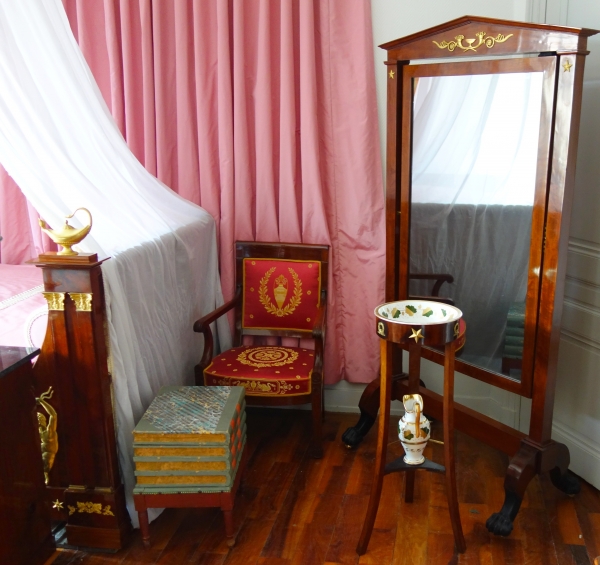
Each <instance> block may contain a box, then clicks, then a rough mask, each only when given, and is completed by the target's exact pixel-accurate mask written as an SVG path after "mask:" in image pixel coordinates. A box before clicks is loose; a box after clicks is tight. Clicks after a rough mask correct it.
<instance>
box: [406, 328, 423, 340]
mask: <svg viewBox="0 0 600 565" xmlns="http://www.w3.org/2000/svg"><path fill="white" fill-rule="evenodd" d="M410 331H411V332H412V334H411V335H410V337H409V338H408V339H412V338H413V337H414V338H415V343H419V339H423V338H424V336H423V334H422V333H421V330H420V329H419V330H416V331H415V329H414V328H410Z"/></svg>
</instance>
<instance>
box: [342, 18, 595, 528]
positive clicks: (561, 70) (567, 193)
mask: <svg viewBox="0 0 600 565" xmlns="http://www.w3.org/2000/svg"><path fill="white" fill-rule="evenodd" d="M595 33H597V32H596V31H594V30H588V29H574V28H566V27H559V26H549V25H538V24H529V23H519V22H511V21H503V20H495V19H488V18H479V17H471V16H465V17H462V18H459V19H457V20H453V21H451V22H448V23H446V24H443V25H440V26H437V27H435V28H431V29H428V30H425V31H422V32H420V33H417V34H414V35H411V36H408V37H405V38H401V39H398V40H396V41H392V42H389V43H386V44H384V45H382V46H381V47H382V48H383V49H385V50H387V53H388V60H387V61H386V65H387V74H388V79H387V80H388V103H387V159H386V160H387V163H386V223H387V233H386V239H387V276H386V302H391V301H395V300H405V299H407V298H409V297H411V298H415V297H424V296H428V297H432V296H434V297H436V298H434V299H437V300H442V301H446V302H449V303H451V304H455V305H456V306H457V307H458V308H460V309H461V310H462V311H463V315H464V320H465V322H466V326H467V330H466V340H465V344H464V347H463V348H462V351H461V353H460V356H459V357H457V359H456V365H455V367H456V370H457V371H459V372H460V373H463V374H465V375H468V376H469V377H473V378H475V379H479V380H480V381H484V382H486V383H488V384H490V385H493V386H496V387H499V388H501V389H504V390H507V391H510V392H513V393H516V394H518V395H521V396H523V397H526V398H531V399H532V408H531V419H530V428H529V434H527V435H526V434H524V433H521V432H519V431H517V430H515V429H513V428H511V427H509V426H506V425H504V424H501V423H499V422H497V421H495V420H492V419H491V418H488V417H486V416H484V415H482V414H479V413H477V412H475V411H473V410H471V409H468V408H466V407H461V406H460V405H457V407H456V416H455V427H456V428H457V429H459V430H462V431H464V432H466V433H468V434H469V435H471V436H473V437H475V438H476V439H479V440H481V441H484V442H486V443H488V444H490V445H492V446H493V447H496V448H498V449H500V450H502V451H504V452H505V453H507V454H508V455H509V456H510V457H511V461H510V464H509V467H508V470H507V474H506V477H505V484H504V487H505V502H504V505H503V507H502V509H501V510H500V512H498V513H495V514H493V515H492V516H491V517H490V519H489V520H488V522H487V527H488V529H489V530H490V531H491V532H493V533H495V534H500V535H508V534H509V533H510V531H511V530H512V523H513V521H514V519H515V517H516V515H517V513H518V511H519V507H520V505H521V501H522V499H523V496H524V493H525V489H526V487H527V484H528V483H529V481H530V480H531V478H532V477H533V476H535V474H537V473H542V472H549V473H550V477H551V479H552V482H553V483H554V485H555V486H556V487H557V488H559V489H561V490H563V491H564V492H568V493H570V494H572V493H576V492H578V490H579V485H578V482H577V480H576V479H575V478H574V477H572V476H570V475H568V474H567V467H568V465H569V451H568V449H567V447H566V446H565V445H563V444H559V443H557V442H554V441H552V439H551V437H550V436H551V427H552V412H553V404H554V388H555V380H556V365H557V356H558V342H559V332H560V318H561V312H562V301H563V287H564V278H565V267H566V265H565V263H566V246H567V240H568V233H569V219H570V213H571V201H572V193H573V184H574V176H575V160H576V153H577V138H578V131H579V113H580V107H581V93H582V82H583V68H584V62H585V57H586V55H587V53H588V52H587V51H586V43H587V37H589V36H590V35H594V34H595ZM432 283H436V284H435V286H434V288H433V289H432ZM444 283H446V284H444ZM423 357H425V358H427V359H429V360H431V361H434V362H436V363H439V364H443V362H444V355H443V353H442V352H441V351H436V350H433V349H428V348H423ZM401 367H402V365H401V350H398V352H397V355H396V360H395V368H396V370H395V371H394V372H395V373H396V377H395V378H394V380H393V383H392V398H394V399H401V398H402V396H403V395H404V394H407V393H409V392H417V391H408V385H407V381H406V378H405V377H406V376H405V375H403V374H402V368H401ZM378 389H379V380H376V381H374V382H373V383H371V384H370V385H369V386H368V387H367V388H366V389H365V392H364V393H363V396H362V398H361V402H360V404H359V407H360V409H361V419H360V420H359V422H358V424H357V425H356V426H354V427H353V428H350V429H348V430H347V431H346V433H345V434H344V436H343V440H344V442H345V443H346V444H347V445H349V446H355V445H357V444H358V443H360V441H361V440H362V438H363V437H364V435H365V434H366V432H367V431H368V429H369V428H370V427H371V425H372V424H373V422H374V421H375V417H376V415H377V410H378V408H379V393H378ZM418 392H419V393H420V394H421V395H422V396H423V397H424V398H425V405H426V406H427V410H428V411H429V413H430V414H431V415H432V416H434V417H436V418H441V397H440V396H439V395H438V394H435V393H433V392H432V391H430V390H427V389H425V388H424V387H423V386H421V387H420V390H419V391H418ZM383 414H384V411H383V410H382V415H383ZM385 414H386V415H389V407H386V410H385Z"/></svg>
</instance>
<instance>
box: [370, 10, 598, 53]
mask: <svg viewBox="0 0 600 565" xmlns="http://www.w3.org/2000/svg"><path fill="white" fill-rule="evenodd" d="M594 33H596V32H595V30H590V29H575V28H569V27H564V26H547V25H538V24H531V23H526V22H513V21H505V20H494V19H490V18H482V17H475V16H463V17H461V18H457V19H456V20H452V21H450V22H446V23H445V24H442V25H439V26H436V27H432V28H429V29H426V30H423V31H421V32H419V33H415V34H413V35H409V36H406V37H403V38H400V39H396V40H394V41H390V42H387V43H384V44H383V45H380V47H381V48H382V49H386V50H387V51H388V53H389V58H390V59H395V60H398V61H400V60H411V59H420V58H439V59H444V58H457V57H489V56H503V55H504V56H506V55H515V54H526V53H547V52H565V51H567V52H580V51H585V49H586V43H587V37H588V36H589V35H593V34H594Z"/></svg>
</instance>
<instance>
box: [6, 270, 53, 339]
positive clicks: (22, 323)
mask: <svg viewBox="0 0 600 565" xmlns="http://www.w3.org/2000/svg"><path fill="white" fill-rule="evenodd" d="M43 290H44V285H43V278H42V271H41V270H40V269H38V268H37V267H36V266H35V265H0V345H12V346H22V347H27V346H32V345H35V346H37V347H39V346H41V344H42V341H43V338H44V334H45V333H46V324H47V318H48V303H47V302H46V300H45V298H44V296H43V294H42V291H43Z"/></svg>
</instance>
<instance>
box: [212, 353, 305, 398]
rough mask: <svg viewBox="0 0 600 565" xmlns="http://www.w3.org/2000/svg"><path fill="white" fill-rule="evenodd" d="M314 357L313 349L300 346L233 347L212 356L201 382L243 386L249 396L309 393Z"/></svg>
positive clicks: (214, 384) (213, 384)
mask: <svg viewBox="0 0 600 565" xmlns="http://www.w3.org/2000/svg"><path fill="white" fill-rule="evenodd" d="M314 361H315V352H314V351H313V350H311V349H304V348H301V347H280V346H258V347H254V346H242V347H235V348H233V349H230V350H228V351H225V352H224V353H221V354H219V355H217V356H215V357H214V359H213V360H212V363H211V364H210V365H209V366H208V367H207V368H206V369H205V370H204V384H205V385H206V386H243V387H244V388H245V389H246V394H247V395H249V396H299V395H305V394H310V393H311V374H312V371H313V367H314Z"/></svg>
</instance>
